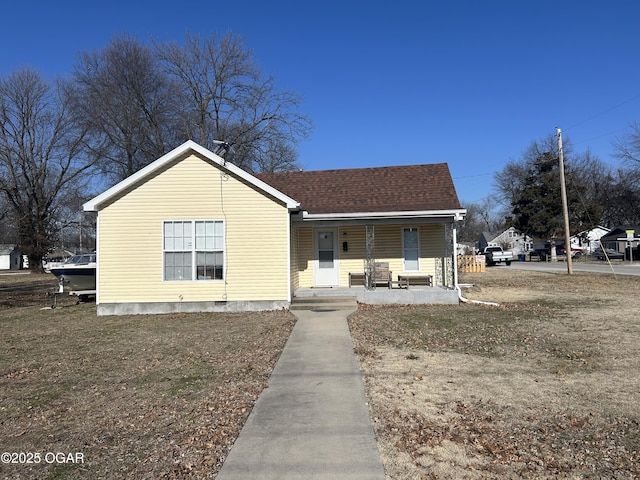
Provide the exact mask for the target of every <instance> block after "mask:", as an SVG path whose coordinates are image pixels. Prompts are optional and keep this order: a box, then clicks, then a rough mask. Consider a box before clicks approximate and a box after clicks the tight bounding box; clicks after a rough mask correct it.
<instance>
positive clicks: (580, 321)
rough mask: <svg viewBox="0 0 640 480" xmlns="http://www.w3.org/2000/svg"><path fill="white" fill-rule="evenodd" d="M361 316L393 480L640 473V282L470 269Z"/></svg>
mask: <svg viewBox="0 0 640 480" xmlns="http://www.w3.org/2000/svg"><path fill="white" fill-rule="evenodd" d="M461 282H463V283H471V284H474V285H475V286H474V287H473V288H470V289H468V290H466V291H465V292H464V293H465V295H466V296H467V297H468V298H469V299H477V300H485V301H494V302H500V303H501V306H500V307H498V308H495V307H487V306H480V305H471V304H466V305H462V306H459V307H458V306H428V307H419V306H406V307H368V308H361V309H360V310H359V311H358V312H356V313H355V314H354V315H352V317H351V318H350V326H351V331H352V335H353V338H354V341H355V344H356V349H357V352H358V354H359V357H360V360H361V365H362V368H363V371H364V375H365V383H366V386H367V391H368V395H369V398H370V404H371V411H372V416H373V419H374V427H375V429H376V432H377V436H378V442H379V447H380V450H381V453H382V456H383V462H384V464H385V469H386V472H387V476H388V478H390V479H412V480H413V479H418V478H422V479H476V478H491V479H517V478H532V479H534V478H535V479H552V478H553V479H556V478H567V479H587V478H589V479H596V478H598V479H601V478H607V479H635V478H639V476H640V423H639V422H640V318H639V316H638V311H639V307H640V299H639V295H640V278H638V277H613V276H611V275H598V274H575V275H573V276H571V277H568V276H567V275H563V274H556V273H540V272H522V271H516V270H512V269H509V268H495V269H490V270H487V272H486V273H481V274H480V273H478V274H466V275H464V276H462V278H461Z"/></svg>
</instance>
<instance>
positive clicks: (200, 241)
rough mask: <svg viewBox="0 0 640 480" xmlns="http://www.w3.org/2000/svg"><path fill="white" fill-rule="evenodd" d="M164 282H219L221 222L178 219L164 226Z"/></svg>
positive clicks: (222, 243)
mask: <svg viewBox="0 0 640 480" xmlns="http://www.w3.org/2000/svg"><path fill="white" fill-rule="evenodd" d="M162 236H163V255H164V259H163V260H164V280H222V279H223V272H224V223H223V221H222V220H177V221H165V222H164V223H163V232H162Z"/></svg>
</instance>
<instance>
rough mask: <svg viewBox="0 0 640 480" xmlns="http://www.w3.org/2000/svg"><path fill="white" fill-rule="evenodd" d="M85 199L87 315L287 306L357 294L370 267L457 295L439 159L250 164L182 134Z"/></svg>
mask: <svg viewBox="0 0 640 480" xmlns="http://www.w3.org/2000/svg"><path fill="white" fill-rule="evenodd" d="M84 209H85V210H86V211H95V212H98V219H97V224H98V236H97V258H98V268H97V278H96V303H97V310H98V314H99V315H114V314H134V313H163V312H176V311H227V310H236V311H237V310H272V309H280V308H288V307H289V306H290V304H291V301H292V299H293V297H294V296H295V295H297V294H298V293H299V292H302V291H303V290H305V289H307V290H309V289H336V290H337V289H348V288H350V287H351V289H352V290H353V291H354V292H356V293H357V294H358V295H359V299H360V298H361V299H364V300H362V301H367V300H366V298H372V297H371V295H375V291H374V288H375V287H376V283H377V282H378V281H379V280H380V278H379V276H380V274H381V273H382V274H385V275H386V274H387V273H390V275H392V277H389V280H390V282H387V283H386V285H385V288H387V289H392V290H394V291H395V290H397V291H400V290H402V291H406V292H408V291H411V292H414V293H415V292H416V291H419V290H422V291H424V292H430V293H431V296H427V297H425V296H423V297H420V298H422V299H423V301H424V302H425V303H454V302H456V303H457V294H456V292H455V286H456V271H455V270H456V267H455V256H454V254H453V253H454V252H455V248H454V244H455V222H456V221H458V220H460V219H462V218H463V216H464V214H465V211H464V210H463V209H462V208H461V207H460V204H459V201H458V198H457V195H456V192H455V189H454V186H453V182H452V180H451V176H450V174H449V170H448V167H447V165H446V164H443V163H441V164H433V165H411V166H397V167H381V168H361V169H348V170H327V171H316V172H311V171H310V172H304V171H301V172H286V173H285V172H283V173H272V174H257V175H251V174H249V173H247V172H245V171H243V170H241V169H240V168H238V167H236V166H235V165H233V164H231V163H228V162H225V161H224V159H222V158H221V157H219V156H217V155H216V154H214V153H213V152H211V151H209V150H207V149H205V148H204V147H202V146H200V145H198V144H196V143H194V142H193V141H188V142H186V143H184V144H183V145H181V146H179V147H178V148H176V149H174V150H172V151H171V152H169V153H167V154H166V155H164V156H163V157H161V158H159V159H158V160H156V161H155V162H153V163H151V164H150V165H148V166H147V167H145V168H143V169H142V170H140V171H139V172H137V173H135V174H134V175H132V176H131V177H129V178H127V179H126V180H124V181H122V182H120V183H118V184H117V185H115V186H114V187H112V188H110V189H109V190H107V191H105V192H104V193H102V194H101V195H99V196H97V197H95V198H94V199H92V200H90V201H89V202H87V203H86V204H85V205H84ZM414 286H415V287H416V288H414ZM378 290H381V289H380V288H378ZM434 292H435V293H436V296H434V295H433V293H434ZM356 293H354V295H355V294H356ZM360 295H362V297H360ZM366 295H369V297H367V296H366ZM407 298H409V297H407ZM416 298H418V297H414V298H412V299H409V301H404V300H402V302H403V303H414V302H415V301H416ZM424 299H427V300H424ZM374 303H376V302H374Z"/></svg>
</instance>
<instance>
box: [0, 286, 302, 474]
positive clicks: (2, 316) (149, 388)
mask: <svg viewBox="0 0 640 480" xmlns="http://www.w3.org/2000/svg"><path fill="white" fill-rule="evenodd" d="M55 286H56V282H55V279H54V277H53V276H51V275H41V276H40V275H17V276H6V275H2V276H0V305H1V307H0V329H1V331H2V340H1V342H0V452H32V453H36V452H37V453H40V454H41V461H40V463H32V464H29V465H17V464H0V478H3V479H39V480H42V479H62V478H64V479H74V478H82V479H89V478H90V479H99V478H105V479H113V478H180V479H182V478H194V479H196V478H197V479H200V478H213V477H214V476H215V475H216V473H217V472H218V470H219V468H220V466H221V464H222V462H223V461H224V459H225V457H226V454H227V452H228V449H229V448H230V446H231V445H232V443H233V441H234V440H235V438H236V437H237V435H238V433H239V430H240V428H241V427H242V425H243V424H244V421H245V420H246V417H247V416H248V414H249V412H250V411H251V408H252V407H253V404H254V402H255V400H256V398H257V396H258V394H259V393H260V391H261V390H262V389H263V388H264V386H265V384H266V381H267V378H268V376H269V374H270V373H271V370H272V368H273V365H274V364H275V362H276V360H277V358H278V357H279V355H280V352H281V350H282V348H283V346H284V343H285V342H286V339H287V338H288V336H289V333H290V331H291V329H292V328H293V325H294V320H295V319H294V317H293V316H292V315H291V314H290V313H288V312H259V313H238V314H175V315H148V316H147V315H144V316H114V317H97V316H96V314H95V305H94V304H92V303H87V304H80V305H75V298H74V297H71V298H70V297H61V298H60V299H59V303H58V305H59V308H56V309H54V310H52V309H50V308H47V307H48V306H50V305H51V303H52V301H51V299H50V298H47V297H46V295H45V293H46V291H47V290H50V291H52V290H54V289H55ZM43 308H44V309H43ZM47 452H63V453H75V452H79V453H81V454H82V455H83V458H84V463H57V462H54V463H46V462H45V455H46V453H47ZM32 460H34V458H33V457H32Z"/></svg>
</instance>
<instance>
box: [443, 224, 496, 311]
mask: <svg viewBox="0 0 640 480" xmlns="http://www.w3.org/2000/svg"><path fill="white" fill-rule="evenodd" d="M453 252H454V255H455V258H454V262H453V286H454V288H455V289H456V291H457V292H458V299H459V300H460V301H461V302H462V303H473V304H476V305H489V306H491V307H499V306H500V304H499V303H495V302H483V301H481V300H469V299H467V298H465V297H463V296H462V289H461V288H460V284H459V283H458V260H457V257H458V232H457V230H456V227H453Z"/></svg>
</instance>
